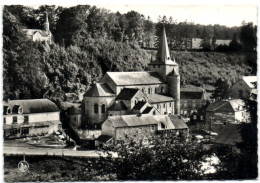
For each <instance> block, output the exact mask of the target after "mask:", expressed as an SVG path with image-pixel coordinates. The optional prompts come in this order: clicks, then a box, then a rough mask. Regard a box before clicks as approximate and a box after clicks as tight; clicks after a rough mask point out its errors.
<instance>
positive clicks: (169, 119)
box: [96, 114, 188, 146]
mask: <svg viewBox="0 0 260 183" xmlns="http://www.w3.org/2000/svg"><path fill="white" fill-rule="evenodd" d="M158 134H164V136H166V137H167V136H168V137H172V136H183V137H184V138H185V137H187V136H188V127H187V125H186V124H185V122H184V121H183V120H182V119H181V118H180V117H178V116H173V115H170V116H169V115H149V114H148V115H147V114H145V115H122V116H109V117H108V119H107V120H106V121H105V122H104V123H103V124H102V135H101V136H100V137H99V138H98V139H97V140H96V146H99V145H100V144H106V143H115V144H116V143H118V142H129V141H134V142H136V143H142V144H143V145H148V144H150V143H151V140H152V139H153V138H154V137H155V136H156V135H158Z"/></svg>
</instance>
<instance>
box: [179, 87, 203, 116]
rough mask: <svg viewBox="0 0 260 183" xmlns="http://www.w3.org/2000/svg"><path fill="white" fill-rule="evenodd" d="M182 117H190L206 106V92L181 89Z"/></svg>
mask: <svg viewBox="0 0 260 183" xmlns="http://www.w3.org/2000/svg"><path fill="white" fill-rule="evenodd" d="M180 98H181V115H183V116H187V117H190V116H191V114H193V113H194V112H197V111H198V110H199V109H200V108H201V107H202V106H203V105H205V104H206V97H205V92H204V90H200V91H192V90H182V89H181V97H180Z"/></svg>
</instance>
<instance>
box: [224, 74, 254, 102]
mask: <svg viewBox="0 0 260 183" xmlns="http://www.w3.org/2000/svg"><path fill="white" fill-rule="evenodd" d="M255 82H257V76H243V77H242V79H240V80H238V81H237V82H236V83H235V84H234V85H233V86H232V87H231V89H230V92H229V96H230V97H231V98H233V99H239V98H240V99H241V98H244V99H250V94H251V93H254V94H257V88H256V86H255V85H254V83H255Z"/></svg>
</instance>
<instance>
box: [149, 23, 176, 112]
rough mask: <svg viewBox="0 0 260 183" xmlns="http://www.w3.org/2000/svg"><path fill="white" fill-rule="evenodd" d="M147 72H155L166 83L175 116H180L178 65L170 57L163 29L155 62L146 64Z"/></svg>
mask: <svg viewBox="0 0 260 183" xmlns="http://www.w3.org/2000/svg"><path fill="white" fill-rule="evenodd" d="M148 68H149V71H152V72H157V73H158V74H159V75H160V76H161V77H162V79H164V80H165V81H166V82H167V83H168V93H169V94H170V95H171V96H172V97H173V98H174V103H175V114H180V74H179V65H178V64H177V63H176V62H175V58H173V60H172V59H171V56H170V51H169V47H168V43H167V38H166V33H165V27H164V26H163V32H162V36H161V39H160V43H159V48H158V52H157V55H156V60H155V61H153V60H152V59H151V62H150V63H149V64H148Z"/></svg>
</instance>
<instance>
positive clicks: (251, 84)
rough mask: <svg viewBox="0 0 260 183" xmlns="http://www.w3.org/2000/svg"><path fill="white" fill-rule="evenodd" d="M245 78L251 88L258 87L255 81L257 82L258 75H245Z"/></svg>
mask: <svg viewBox="0 0 260 183" xmlns="http://www.w3.org/2000/svg"><path fill="white" fill-rule="evenodd" d="M243 80H244V81H245V82H246V84H247V85H248V86H249V87H250V88H256V87H255V85H254V84H253V83H254V82H257V76H243Z"/></svg>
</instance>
